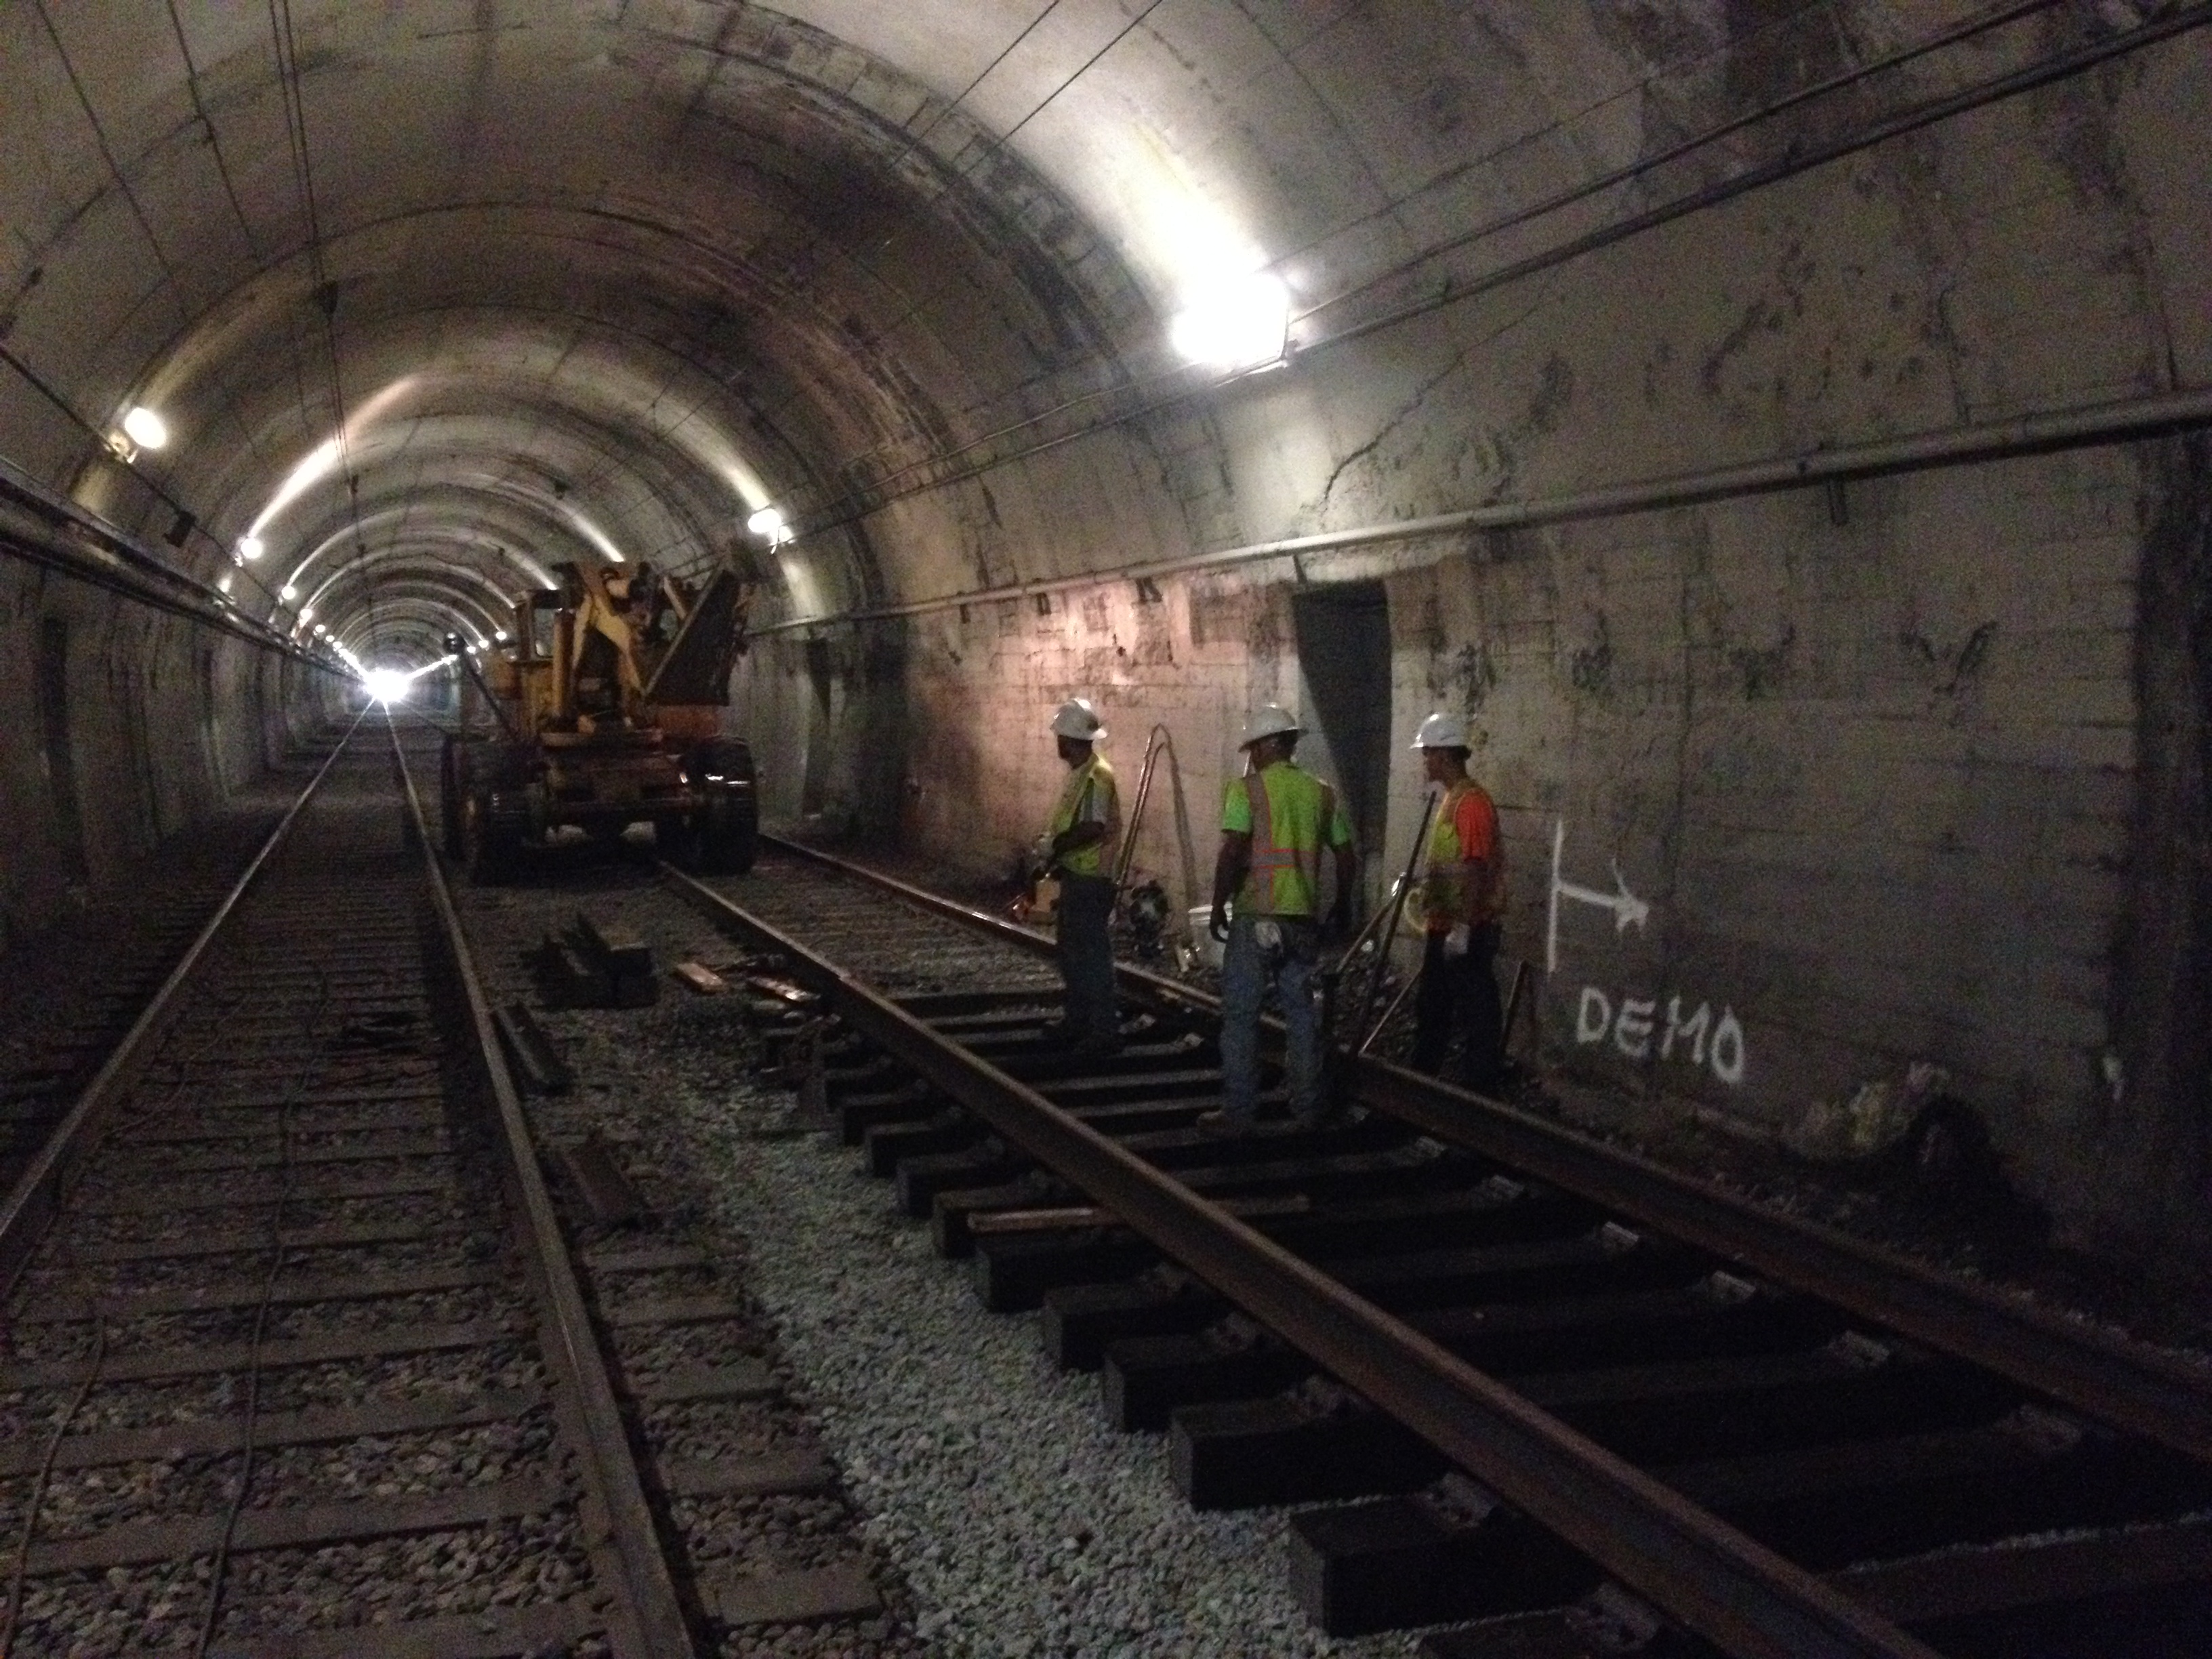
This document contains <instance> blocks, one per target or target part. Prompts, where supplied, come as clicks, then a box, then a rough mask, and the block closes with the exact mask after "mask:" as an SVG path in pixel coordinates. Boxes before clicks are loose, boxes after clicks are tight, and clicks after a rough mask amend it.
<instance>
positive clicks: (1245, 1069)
mask: <svg viewBox="0 0 2212 1659" xmlns="http://www.w3.org/2000/svg"><path fill="white" fill-rule="evenodd" d="M1303 730H1304V727H1302V726H1299V724H1298V723H1297V720H1296V719H1295V718H1293V717H1292V716H1291V714H1290V713H1289V712H1288V711H1287V710H1285V709H1283V708H1279V707H1278V706H1277V705H1276V704H1273V703H1268V704H1267V705H1266V706H1265V707H1263V708H1261V709H1260V710H1259V712H1258V713H1256V714H1254V715H1253V716H1252V718H1251V719H1250V720H1248V721H1247V722H1246V723H1245V726H1244V735H1243V742H1242V743H1241V744H1239V747H1240V748H1242V749H1243V751H1244V752H1245V754H1246V755H1247V756H1249V770H1247V771H1246V773H1245V774H1244V775H1243V777H1241V778H1237V779H1234V780H1232V781H1231V783H1230V785H1229V788H1228V790H1227V792H1226V793H1225V794H1224V796H1223V798H1222V803H1221V850H1220V853H1219V854H1218V856H1217V857H1216V858H1215V860H1214V865H1213V914H1212V918H1211V923H1212V933H1213V936H1214V938H1216V939H1225V940H1226V941H1227V942H1228V949H1227V951H1226V952H1225V955H1224V957H1223V958H1222V968H1221V1013H1222V1024H1221V1080H1222V1093H1223V1101H1222V1108H1221V1109H1220V1110H1219V1111H1218V1112H1210V1113H1208V1114H1206V1116H1205V1117H1203V1118H1201V1119H1200V1123H1201V1124H1202V1125H1203V1126H1204V1127H1207V1128H1211V1129H1217V1130H1220V1129H1228V1130H1241V1129H1244V1128H1247V1127H1250V1125H1251V1124H1252V1122H1253V1121H1254V1119H1255V1115H1256V1112H1257V1106H1256V1103H1255V1097H1257V1095H1258V1093H1259V1085H1260V1066H1259V1054H1258V1045H1259V1035H1260V1006H1261V1003H1262V1002H1263V1001H1264V1000H1266V998H1267V986H1268V982H1269V981H1273V982H1274V985H1275V987H1276V990H1277V992H1278V993H1279V995H1280V997H1281V1000H1282V1005H1283V1025H1284V1028H1285V1031H1286V1032H1287V1034H1288V1038H1289V1042H1288V1054H1287V1055H1286V1059H1287V1061H1288V1070H1289V1072H1290V1086H1291V1115H1293V1116H1294V1117H1297V1118H1300V1119H1303V1120H1305V1121H1315V1120H1317V1119H1318V1118H1319V1117H1320V1116H1321V1115H1322V1109H1323V1103H1322V1097H1321V1044H1322V1032H1321V1018H1320V1013H1319V1011H1318V1010H1317V1009H1316V1007H1315V1006H1314V992H1315V988H1316V987H1315V985H1314V972H1315V968H1316V963H1317V962H1318V960H1319V957H1320V954H1321V949H1320V930H1319V928H1318V927H1317V926H1316V923H1317V921H1318V919H1319V917H1320V913H1321V890H1322V883H1321V865H1322V848H1324V847H1327V848H1330V849H1332V850H1333V851H1334V854H1335V861H1336V898H1335V902H1334V905H1333V906H1332V907H1331V909H1330V913H1329V921H1330V923H1331V925H1332V927H1334V929H1335V931H1337V932H1338V933H1342V932H1343V930H1344V928H1345V927H1346V924H1347V923H1348V921H1350V919H1351V915H1352V884H1353V881H1354V879H1355V877H1356V875H1357V873H1358V864H1357V861H1356V860H1355V859H1354V858H1353V855H1352V823H1351V820H1350V819H1349V818H1347V817H1346V816H1345V813H1344V808H1343V807H1342V805H1340V804H1339V803H1338V801H1337V799H1336V792H1335V791H1334V789H1332V788H1330V787H1328V785H1327V784H1325V783H1323V782H1322V781H1321V780H1320V779H1319V778H1317V777H1316V776H1314V775H1313V774H1312V773H1310V772H1306V771H1302V770H1300V769H1298V768H1297V767H1296V766H1294V765H1292V764H1291V753H1292V751H1294V750H1296V749H1297V744H1298V735H1299V733H1300V732H1302V731H1303ZM1232 896H1233V897H1234V899H1235V906H1236V915H1235V919H1234V920H1233V921H1232V920H1231V916H1230V904H1231V897H1232Z"/></svg>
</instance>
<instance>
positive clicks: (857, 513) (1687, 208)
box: [795, 0, 2212, 537]
mask: <svg viewBox="0 0 2212 1659" xmlns="http://www.w3.org/2000/svg"><path fill="white" fill-rule="evenodd" d="M2039 9H2045V8H2044V7H2042V6H2028V7H2018V8H2013V9H2012V10H2013V11H2015V12H2017V13H2019V14H2021V15H2026V14H2027V13H2029V12H2031V11H2034V10H2039ZM2207 23H2212V0H2198V3H2195V4H2191V5H2185V6H2182V7H2179V8H2177V9H2174V10H2172V11H2169V12H2167V13H2166V14H2165V15H2162V16H2160V17H2156V18H2154V19H2152V20H2150V21H2147V22H2144V23H2142V24H2139V25H2137V26H2136V27H2134V28H2132V29H2127V30H2122V31H2118V32H2116V33H2112V34H2108V35H2105V36H2102V37H2100V38H2098V39H2096V40H2092V41H2089V42H2087V43H2086V44H2084V45H2082V46H2077V47H2075V48H2074V49H2072V50H2071V51H2068V52H2061V53H2057V54H2055V55H2053V56H2051V57H2049V58H2045V59H2043V60H2041V61H2039V62H2038V63H2035V64H2031V65H2029V66H2027V68H2025V69H2021V70H2014V71H2011V72H2009V73H2007V74H2003V75H2000V76H1993V77H1991V78H1990V79H1988V80H1986V81H1984V82H1978V83H1976V84H1974V85H1972V86H1970V87H1967V88H1963V89H1961V90H1960V91H1957V92H1954V93H1951V94H1945V95H1943V96H1941V97H1938V98H1935V99H1932V100H1926V101H1924V102H1923V103H1920V104H1917V105H1913V106H1908V107H1907V108H1905V110H1903V111H1900V112H1894V113H1893V114H1891V115H1888V116H1886V117H1883V118H1880V119H1878V120H1876V121H1874V122H1872V123H1869V124H1868V125H1865V126H1863V127H1860V128H1857V129H1855V130H1854V131H1851V132H1850V133H1847V134H1845V135H1843V136H1842V137H1838V138H1837V139H1834V140H1832V141H1830V142H1829V143H1826V144H1822V145H1819V146H1816V147H1809V148H1793V149H1790V150H1788V151H1787V152H1785V153H1784V155H1781V156H1779V157H1778V158H1775V159H1774V160H1772V161H1768V162H1765V163H1762V164H1759V165H1758V166H1756V167H1751V168H1748V169H1747V170H1745V171H1744V172H1742V173H1738V174H1736V175H1735V176H1733V177H1731V178H1729V179H1723V180H1721V181H1719V182H1717V183H1716V184H1714V185H1708V186H1705V187H1704V188H1702V189H1700V190H1698V191H1691V192H1688V193H1686V195H1685V196H1683V197H1677V198H1675V199H1674V200H1672V201H1669V202H1666V203H1662V204H1659V205H1657V206H1656V207H1653V208H1650V209H1647V210H1644V211H1643V212H1640V213H1637V214H1633V215H1631V216H1628V217H1626V218H1625V219H1622V220H1619V221H1616V222H1613V224H1611V225H1607V226H1604V227H1601V228H1598V229H1596V230H1594V231H1591V232H1589V233H1587V234H1584V235H1582V236H1578V237H1575V238H1572V239H1571V240H1568V241H1566V242H1565V243H1562V244H1560V245H1559V246H1555V247H1553V248H1550V249H1547V250H1544V251H1541V252H1538V253H1535V254H1532V255H1530V256H1528V258H1524V259H1521V260H1517V261H1515V262H1513V263H1511V264H1508V265H1505V266H1503V267H1500V268H1499V269H1498V270H1493V271H1489V272H1486V273H1484V274H1483V275H1482V276H1480V277H1478V278H1474V279H1471V280H1469V281H1467V282H1464V283H1458V284H1455V285H1451V286H1448V287H1447V288H1446V289H1445V290H1444V291H1442V292H1440V293H1437V294H1436V295H1428V296H1425V297H1424V298H1423V299H1421V300H1420V301H1416V302H1413V303H1412V304H1409V305H1407V306H1405V307H1401V308H1399V309H1397V310H1395V311H1392V312H1389V313H1385V314H1383V315H1382V316H1379V317H1376V318H1372V319H1364V320H1362V321H1360V322H1358V323H1356V324H1353V325H1351V326H1349V327H1346V328H1345V329H1342V330H1340V331H1337V332H1335V333H1333V334H1330V335H1328V336H1325V337H1322V338H1321V339H1319V340H1316V341H1311V342H1309V343H1305V344H1304V345H1303V346H1301V347H1300V348H1299V349H1298V352H1297V356H1298V357H1300V358H1305V357H1310V356H1313V355H1314V354H1315V353H1316V352H1319V351H1322V350H1325V349H1329V348H1331V347H1334V346H1338V345H1342V344H1345V343H1349V342H1351V341H1352V340H1355V339H1359V338H1362V337H1367V336H1369V335H1372V334H1374V333H1376V332H1378V331H1382V330H1384V329H1388V328H1391V327H1395V326H1396V325H1400V324H1402V323H1405V322H1407V321H1410V320H1412V319H1414V318H1417V317H1420V316H1424V315H1426V314H1428V313H1431V312H1433V311H1436V310H1438V309H1441V308H1443V307H1447V306H1451V305H1455V304H1459V303H1462V302H1464V301H1468V300H1472V299H1475V298H1477V297H1480V295H1485V294H1488V293H1492V292H1494V291H1496V290H1497V289H1499V288H1502V287H1504V286H1506V285H1507V284H1509V283H1515V282H1519V281H1522V280H1524V279H1526V278H1527V277H1528V276H1534V275H1536V274H1537V273H1539V272H1541V271H1544V270H1550V269H1553V268H1554V267H1556V266H1558V265H1560V264H1565V263H1567V262H1568V261H1570V260H1571V259H1575V258H1580V257H1582V256H1583V255H1584V254H1587V253H1590V252H1596V251H1598V250H1599V249H1601V248H1604V247H1607V246H1613V245H1616V244H1618V243H1620V242H1622V241H1625V240H1629V239H1631V238H1632V237H1634V236H1638V235H1641V234H1644V233H1645V232H1647V231H1650V230H1653V229H1656V228H1660V227H1661V226H1663V225H1666V224H1668V223H1671V222H1674V221H1675V220H1677V219H1680V218H1683V217H1686V216H1688V215H1690V214H1692V213H1696V212H1699V211H1702V210H1705V209H1707V208H1710V207H1714V206H1717V205H1720V204H1723V203H1725V202H1728V201H1731V200H1734V199H1735V198H1737V197H1741V196H1745V195H1748V194H1750V193H1751V192H1752V191H1756V190H1759V189H1763V188H1765V187H1766V186H1768V185H1772V184H1776V183H1779V182H1781V181H1782V180H1784V179H1789V178H1792V177H1795V176H1796V175H1797V174H1799V173H1805V172H1808V171H1810V170H1812V169H1813V168H1814V167H1823V166H1826V165H1828V164H1829V163H1831V162H1832V161H1838V160H1841V159H1843V158H1844V157H1845V156H1848V155H1854V154H1857V153H1858V152H1859V151H1862V150H1864V149H1869V148H1871V147H1873V146H1874V145H1876V144H1880V143H1886V142H1887V141H1888V140H1890V139H1893V138H1896V137H1902V136H1904V135H1905V134H1908V133H1911V132H1914V131H1920V130H1922V129H1923V128H1925V127H1928V126H1930V125H1936V123H1938V122H1941V121H1944V120H1948V119H1950V118H1953V117H1955V116H1957V115H1960V114H1964V113H1966V112H1971V111H1972V110H1975V109H1978V108H1981V107H1984V106H1987V105H1990V104H1992V103H1996V102H1999V101H2002V100H2005V99H2008V98H2012V97H2015V96H2019V95H2021V94H2024V93H2027V92H2031V91H2034V90H2036V89H2038V88H2041V87H2044V86H2047V85H2050V84H2051V83H2052V82H2057V81H2061V80H2065V79H2069V78H2071V77H2072V76H2076V75H2080V74H2082V73H2085V72H2086V71H2087V70H2091V69H2093V68H2096V67H2098V66H2099V65H2100V64H2106V63H2108V62H2111V61H2112V60H2113V59H2115V58H2120V57H2124V56H2126V55H2128V54H2130V53H2132V52H2139V51H2142V50H2143V49H2145V48H2147V47H2148V46H2154V45H2157V44H2159V43H2160V42H2162V41H2164V40H2171V39H2172V38H2174V37H2175V36H2177V35H2179V34H2182V33H2187V32H2188V31H2190V30H2191V29H2195V28H2198V27H2203V26H2204V25H2205V24H2207ZM1734 125H1735V124H1734V123H1732V124H1731V126H1732V127H1733V126H1734ZM1254 372H1255V371H1247V372H1245V373H1243V374H1237V375H1233V376H1230V377H1227V378H1226V379H1224V380H1212V381H1209V382H1208V383H1207V384H1206V385H1204V386H1196V387H1192V388H1189V389H1188V390H1185V391H1182V392H1173V393H1170V394H1169V395H1167V396H1165V397H1163V398H1158V399H1156V400H1154V401H1152V402H1149V403H1146V404H1143V405H1142V406H1140V407H1139V408H1136V409H1133V410H1127V411H1126V412H1123V413H1120V414H1115V415H1110V416H1106V417H1104V418H1103V419H1101V420H1098V421H1096V422H1091V423H1090V424H1088V425H1086V426H1083V427H1080V428H1076V429H1075V430H1073V431H1071V432H1066V433H1060V434H1057V435H1054V436H1053V437H1051V438H1048V439H1046V440H1044V441H1041V442H1039V443H1037V444H1034V445H1030V446H1027V447H1023V448H1021V449H1018V450H1014V451H1012V452H1009V453H1006V454H1004V455H1000V456H994V457H992V458H989V459H986V460H984V461H981V462H979V463H978V464H976V465H974V466H971V467H966V468H962V469H958V470H957V471H953V472H951V473H950V474H948V475H945V476H944V477H937V478H932V479H929V480H927V481H925V482H923V483H917V484H915V485H913V486H911V487H909V488H907V489H899V490H896V491H892V492H890V493H888V494H884V495H880V496H879V497H878V499H877V500H876V501H872V502H869V503H866V504H865V505H861V504H855V505H854V506H852V507H847V508H843V509H841V510H838V511H837V513H836V516H834V517H831V518H829V519H828V520H823V521H820V522H817V523H814V524H808V525H803V526H796V527H795V535H796V536H802V537H803V536H806V535H811V534H816V533H818V532H822V531H826V530H831V529H836V528H841V527H842V526H846V525H849V524H853V523H857V522H859V521H860V520H863V519H866V518H868V517H871V516H872V515H873V514H874V513H878V512H881V511H882V510H884V507H889V506H890V505H892V504H894V503H896V502H897V501H902V500H906V499H908V498H909V497H911V496H913V495H920V494H922V493H925V492H927V491H929V490H933V489H942V488H944V487H945V486H946V485H948V484H952V483H961V482H963V481H964V480H966V479H969V478H972V477H978V476H981V474H983V473H986V472H989V471H995V470H997V469H998V468H1000V467H1003V466H1006V465H1012V464H1013V463H1015V462H1017V461H1019V460H1022V459H1026V458H1027V457H1029V456H1030V455H1034V454H1037V453H1042V452H1043V451H1045V450H1048V449H1053V448H1057V447H1060V446H1061V445H1063V444H1065V443H1068V442H1071V441H1075V440H1077V439H1079V438H1082V437H1085V436H1088V435H1091V434H1093V433H1096V432H1100V431H1105V430H1109V429H1111V428H1114V427H1116V426H1120V425H1123V424H1126V423H1127V422H1130V421H1132V420H1137V419H1141V418H1143V417H1144V416H1147V415H1151V414H1154V413H1158V411H1160V410H1163V409H1165V408H1169V407H1171V406H1173V405H1175V404H1180V403H1184V402H1188V401H1189V400H1190V399H1191V398H1197V397H1204V396H1207V395H1210V394H1212V393H1213V392H1218V391H1219V390H1221V389H1222V388H1223V387H1225V386H1229V385H1233V384H1236V383H1237V382H1239V381H1242V380H1248V379H1249V378H1251V374H1252V373H1254ZM1171 378H1173V375H1172V374H1164V375H1161V376H1159V377H1158V380H1156V381H1155V382H1154V383H1155V384H1158V383H1160V382H1163V381H1165V380H1170V379H1171ZM1122 389H1123V388H1122V387H1121V386H1115V387H1110V388H1107V389H1105V390H1104V391H1101V392H1094V393H1089V394H1085V395H1084V396H1083V397H1080V398H1074V399H1071V400H1069V402H1068V403H1067V404H1064V405H1062V406H1061V409H1062V410H1065V409H1066V408H1068V407H1074V406H1078V405H1079V404H1083V403H1086V402H1093V401H1096V400H1097V399H1098V398H1102V397H1105V396H1109V395H1111V393H1112V392H1115V391H1119V390H1122ZM1055 412H1060V410H1054V411H1048V412H1047V413H1046V414H1044V415H1042V416H1036V417H1033V418H1031V419H1030V420H1025V421H1024V422H1016V423H1014V424H1013V425H1012V427H1010V428H1003V429H1002V431H1001V434H1000V435H1004V434H1005V433H1006V432H1009V431H1018V430H1021V429H1024V428H1027V427H1029V426H1031V425H1036V424H1040V423H1042V421H1044V420H1047V419H1049V418H1050V417H1051V414H1052V413H1055ZM984 441H987V439H986V440H977V441H975V442H976V443H981V442H984ZM972 447H975V445H974V444H970V445H968V446H963V447H962V449H961V450H957V451H954V452H951V453H953V454H958V453H965V452H966V451H967V450H968V449H969V448H972ZM944 459H945V456H943V455H936V456H931V457H928V458H926V459H923V460H921V461H917V462H914V463H910V464H908V466H906V467H904V468H901V469H899V471H897V472H894V473H891V474H889V475H886V476H888V477H897V476H899V475H900V473H902V472H911V471H919V470H921V468H923V467H927V466H932V465H941V464H942V463H943V461H944Z"/></svg>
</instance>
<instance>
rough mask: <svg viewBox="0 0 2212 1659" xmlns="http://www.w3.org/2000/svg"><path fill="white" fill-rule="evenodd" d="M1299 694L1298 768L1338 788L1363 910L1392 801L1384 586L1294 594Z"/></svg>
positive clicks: (1376, 877)
mask: <svg viewBox="0 0 2212 1659" xmlns="http://www.w3.org/2000/svg"><path fill="white" fill-rule="evenodd" d="M1291 625H1292V627H1293V629H1295V630H1296V632H1297V644H1298V678H1299V682H1300V684H1299V690H1300V694H1301V697H1302V700H1303V702H1304V715H1305V719H1306V722H1307V724H1308V726H1310V728H1311V729H1310V731H1309V732H1308V733H1307V735H1306V736H1305V738H1303V739H1302V740H1301V741H1300V743H1299V744H1298V759H1299V762H1300V763H1302V764H1304V765H1305V766H1307V767H1309V768H1310V769H1312V770H1313V771H1316V772H1318V773H1319V774H1321V775H1322V776H1323V777H1326V778H1328V779H1329V780H1331V781H1333V782H1334V784H1335V785H1336V787H1337V789H1338V792H1339V793H1340V796H1341V798H1342V799H1343V801H1344V810H1345V811H1346V813H1347V814H1348V815H1349V816H1350V817H1351V819H1352V835H1353V836H1354V837H1355V838H1356V839H1357V840H1358V844H1359V852H1360V859H1361V864H1362V866H1363V868H1364V872H1365V877H1366V878H1365V880H1364V882H1363V883H1362V888H1363V891H1362V894H1361V903H1360V908H1361V909H1362V910H1363V911H1364V910H1365V909H1366V908H1369V907H1370V906H1372V905H1373V904H1375V903H1376V902H1378V900H1379V898H1380V896H1381V882H1382V876H1381V874H1380V872H1381V868H1382V860H1383V830H1384V827H1385V825H1386V823H1388V821H1389V810H1390V801H1389V791H1390V601H1389V595H1388V593H1387V592H1386V591H1385V590H1384V588H1383V584H1382V583H1381V582H1344V583H1340V584H1338V585H1336V586H1323V587H1307V588H1300V589H1298V590H1297V591H1296V592H1293V593H1292V594H1291Z"/></svg>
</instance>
